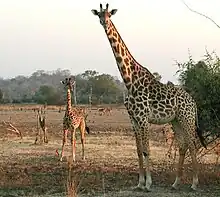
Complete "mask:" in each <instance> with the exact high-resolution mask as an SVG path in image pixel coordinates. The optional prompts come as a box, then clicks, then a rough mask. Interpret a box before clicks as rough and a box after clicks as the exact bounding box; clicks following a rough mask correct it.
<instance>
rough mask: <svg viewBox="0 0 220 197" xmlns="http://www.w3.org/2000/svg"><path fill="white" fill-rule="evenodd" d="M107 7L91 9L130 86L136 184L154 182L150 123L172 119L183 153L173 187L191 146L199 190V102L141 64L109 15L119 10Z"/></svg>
mask: <svg viewBox="0 0 220 197" xmlns="http://www.w3.org/2000/svg"><path fill="white" fill-rule="evenodd" d="M108 7H109V4H106V8H103V7H102V4H100V10H99V11H97V10H92V13H93V14H94V15H96V16H98V17H99V20H100V23H101V25H102V26H103V28H104V30H105V33H106V35H107V37H108V40H109V42H110V45H111V48H112V50H113V54H114V56H115V59H116V63H117V66H118V69H119V71H120V73H121V76H122V78H123V81H124V83H125V86H126V88H127V90H128V97H127V98H126V100H125V106H126V108H127V111H128V114H129V116H130V119H131V122H132V125H133V130H134V133H135V139H136V145H137V154H138V158H139V183H138V185H137V188H140V189H147V190H148V191H149V190H150V186H151V184H152V179H151V174H150V167H149V153H150V149H149V123H152V124H164V123H168V122H171V123H172V124H173V128H174V131H175V136H176V138H177V141H178V144H179V155H180V157H179V163H178V166H177V173H176V179H175V182H174V183H173V185H172V187H173V188H174V189H176V188H177V187H178V185H179V183H180V178H181V176H182V166H183V163H184V158H185V154H186V151H187V150H188V149H189V151H190V154H191V158H192V165H193V182H192V186H191V188H192V189H193V190H196V187H197V185H198V163H197V159H196V153H197V147H196V138H197V137H199V139H200V141H201V143H202V144H203V146H205V143H204V138H203V136H202V132H201V131H200V130H199V129H198V124H197V107H196V103H195V102H194V100H193V99H192V97H191V96H190V95H189V94H188V93H187V92H186V91H184V90H183V89H180V88H176V87H175V86H170V85H165V84H162V83H160V82H159V81H158V80H156V78H155V77H154V75H153V74H152V73H151V72H150V71H149V70H148V69H147V68H145V67H143V66H142V65H140V64H139V63H138V62H137V61H136V60H135V59H134V58H133V56H132V55H131V53H130V52H129V50H128V48H127V47H126V45H125V43H124V41H123V40H122V38H121V36H120V34H119V33H118V31H117V29H116V28H115V26H114V24H113V22H112V21H111V20H110V17H111V16H112V15H114V14H115V13H116V12H117V10H116V9H113V10H111V11H109V10H108ZM144 160H145V164H146V180H145V174H144V173H145V171H144V165H143V164H144V162H143V161H144ZM144 184H145V185H144Z"/></svg>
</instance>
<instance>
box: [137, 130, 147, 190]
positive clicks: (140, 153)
mask: <svg viewBox="0 0 220 197" xmlns="http://www.w3.org/2000/svg"><path fill="white" fill-rule="evenodd" d="M135 139H136V146H137V155H138V162H139V181H138V185H137V186H136V187H135V188H134V190H139V189H141V190H144V189H145V187H144V183H145V177H144V165H143V148H142V139H141V134H140V133H137V131H136V130H135Z"/></svg>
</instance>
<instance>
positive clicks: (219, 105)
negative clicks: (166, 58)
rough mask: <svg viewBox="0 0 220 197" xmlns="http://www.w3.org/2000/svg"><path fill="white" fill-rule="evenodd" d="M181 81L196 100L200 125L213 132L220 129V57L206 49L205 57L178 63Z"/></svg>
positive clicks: (217, 131)
mask: <svg viewBox="0 0 220 197" xmlns="http://www.w3.org/2000/svg"><path fill="white" fill-rule="evenodd" d="M178 66H179V70H178V73H179V81H180V83H181V85H182V86H183V87H184V88H185V89H186V91H188V92H189V93H190V94H191V95H192V96H193V98H194V99H195V100H196V103H197V106H198V118H199V126H200V127H201V128H202V129H203V130H205V131H210V132H211V133H215V134H216V133H219V129H220V115H219V114H220V100H219V98H220V59H219V57H218V56H217V55H216V54H215V53H212V54H210V53H208V51H206V54H205V58H204V59H202V60H201V61H198V62H195V61H193V59H192V57H191V56H189V60H188V62H185V63H178Z"/></svg>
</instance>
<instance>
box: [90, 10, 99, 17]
mask: <svg viewBox="0 0 220 197" xmlns="http://www.w3.org/2000/svg"><path fill="white" fill-rule="evenodd" d="M91 12H92V13H93V14H94V15H96V16H97V15H99V12H98V11H97V10H91Z"/></svg>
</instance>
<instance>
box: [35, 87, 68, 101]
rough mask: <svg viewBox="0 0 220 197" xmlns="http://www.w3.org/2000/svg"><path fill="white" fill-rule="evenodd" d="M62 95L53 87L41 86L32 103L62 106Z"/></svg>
mask: <svg viewBox="0 0 220 197" xmlns="http://www.w3.org/2000/svg"><path fill="white" fill-rule="evenodd" d="M63 97H64V96H63V94H61V93H60V92H58V91H57V90H56V89H55V88H54V87H51V86H46V85H43V86H41V87H40V88H39V90H38V91H37V92H36V94H35V96H34V101H35V102H36V103H39V104H45V103H46V104H48V105H57V104H63V103H64V102H63Z"/></svg>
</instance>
